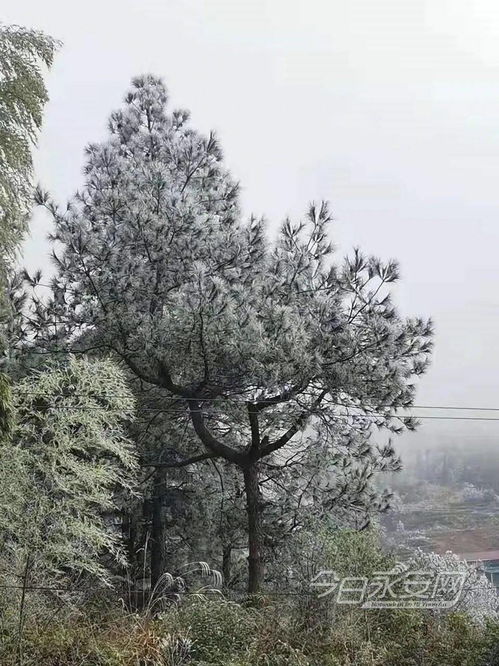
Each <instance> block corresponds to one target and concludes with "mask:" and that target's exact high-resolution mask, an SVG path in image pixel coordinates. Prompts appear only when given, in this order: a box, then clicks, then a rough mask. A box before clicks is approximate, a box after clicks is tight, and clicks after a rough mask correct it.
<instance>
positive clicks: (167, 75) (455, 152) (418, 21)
mask: <svg viewBox="0 0 499 666" xmlns="http://www.w3.org/2000/svg"><path fill="white" fill-rule="evenodd" d="M0 7H1V10H2V11H1V13H0V17H1V20H2V21H3V22H5V23H19V24H22V25H26V26H29V27H35V28H40V29H43V30H45V31H47V32H48V33H50V34H51V35H53V36H55V37H58V38H60V39H61V40H63V42H64V47H63V48H62V50H61V51H60V53H59V54H58V56H57V60H56V63H55V66H54V68H53V70H52V73H51V74H50V77H49V79H48V86H49V92H50V97H51V101H50V103H49V105H48V107H47V110H46V118H45V126H44V129H43V134H42V136H41V140H40V143H39V151H38V153H37V158H36V164H37V172H38V179H39V180H40V181H41V182H42V184H43V185H44V186H45V187H46V188H48V189H49V190H51V191H52V192H53V193H55V194H56V195H57V196H58V197H59V198H66V197H67V196H69V195H70V194H71V193H72V192H73V191H74V190H75V189H76V188H77V187H78V186H79V184H80V183H81V169H82V164H83V156H82V151H83V147H84V145H85V144H86V143H87V142H89V141H91V140H99V139H100V138H102V137H103V136H104V132H105V126H106V121H107V117H108V115H109V113H110V111H111V110H112V109H114V108H115V107H117V106H118V105H119V104H120V102H121V99H122V97H123V95H124V93H125V91H126V89H127V86H128V84H129V81H130V79H131V77H132V76H134V75H137V74H140V73H144V72H153V73H155V74H158V75H160V76H162V77H163V78H164V80H165V81H166V83H167V85H168V87H169V90H170V94H171V101H172V105H173V106H177V107H186V108H189V109H190V110H191V112H192V121H193V123H194V124H195V125H196V126H197V127H198V128H200V129H202V130H203V131H207V130H208V129H210V128H214V129H216V130H217V132H218V134H219V136H220V139H221V141H222V145H223V146H224V150H225V155H226V159H227V162H228V165H229V166H230V167H231V169H232V170H233V172H234V174H235V176H236V177H237V178H238V179H239V180H240V181H241V184H242V187H243V202H244V209H245V212H247V213H249V212H255V213H257V214H261V213H264V214H265V215H266V216H267V217H268V218H269V220H270V221H271V222H272V224H276V223H277V222H279V221H280V220H281V219H282V218H283V217H284V216H285V215H286V214H291V215H293V216H298V215H299V214H301V213H302V211H304V210H305V207H306V205H307V203H308V202H309V201H310V200H312V199H316V200H318V199H322V198H325V199H329V200H330V201H331V203H332V207H333V211H334V214H335V219H336V222H335V225H334V234H335V240H336V242H337V244H338V245H339V247H340V251H341V253H342V254H343V253H344V252H346V251H347V249H348V248H350V247H351V246H353V245H356V244H358V245H360V246H361V247H362V248H363V249H364V250H365V251H366V252H372V253H375V254H379V255H380V256H382V257H385V258H388V257H395V258H397V259H398V260H399V261H400V263H401V268H402V276H403V283H402V286H401V287H400V289H399V292H398V296H399V302H401V303H402V306H403V309H404V312H406V313H407V314H422V315H431V316H432V317H433V318H434V320H435V324H436V330H437V337H436V353H435V358H434V362H433V366H432V369H431V371H430V372H429V373H428V375H427V376H426V377H425V378H424V380H423V381H422V383H421V389H420V392H419V395H418V400H417V402H418V403H419V404H444V405H449V404H450V405H478V406H481V405H488V406H492V407H493V406H496V407H499V3H498V2H497V0H428V1H424V0H308V1H305V0H266V1H265V0H204V1H201V0H161V1H160V0H156V1H154V0H140V1H139V0H135V1H133V0H119V1H118V0H100V1H99V2H97V1H96V0H86V2H74V1H73V2H67V1H66V2H63V1H62V0H58V1H55V0H44V1H43V2H41V1H40V0H15V1H14V0H0ZM47 229H48V226H47V222H46V221H44V220H43V219H40V218H39V217H38V216H36V217H35V220H34V222H33V225H32V235H31V239H30V240H29V241H28V243H27V246H26V254H25V257H26V262H27V264H28V265H29V266H30V267H34V266H42V267H43V266H47V263H48V260H47V253H46V249H47V247H46V243H45V242H44V237H45V235H46V233H47ZM427 423H428V422H427ZM463 426H469V424H462V425H460V424H459V422H449V423H448V424H446V425H445V428H446V431H447V432H449V429H452V430H453V431H454V432H456V434H457V433H459V432H462V431H463ZM481 427H482V429H483V428H486V429H487V433H488V434H490V435H492V434H493V435H494V436H495V435H496V434H497V435H499V423H491V424H485V425H484V424H482V426H481ZM426 428H427V426H425V429H424V430H426ZM466 430H468V428H466Z"/></svg>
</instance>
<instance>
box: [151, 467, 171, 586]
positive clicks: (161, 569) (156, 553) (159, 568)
mask: <svg viewBox="0 0 499 666" xmlns="http://www.w3.org/2000/svg"><path fill="white" fill-rule="evenodd" d="M167 478H168V477H167V470H166V469H165V468H164V467H158V468H157V469H156V471H155V473H154V486H153V496H152V530H151V544H150V546H151V591H152V594H153V595H154V594H155V593H159V594H160V593H161V587H162V585H161V581H162V578H163V576H164V574H165V573H167V572H168V549H167V516H166V498H167V494H168V489H167V486H166V484H167Z"/></svg>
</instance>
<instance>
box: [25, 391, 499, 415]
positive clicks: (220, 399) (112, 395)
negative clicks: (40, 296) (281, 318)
mask: <svg viewBox="0 0 499 666" xmlns="http://www.w3.org/2000/svg"><path fill="white" fill-rule="evenodd" d="M15 391H17V392H18V393H20V394H22V395H29V396H38V395H39V394H38V393H36V392H34V391H22V390H20V391H19V390H18V389H15ZM51 397H56V398H57V397H61V398H67V397H75V398H95V397H102V398H118V399H122V400H132V401H138V400H139V399H138V398H137V397H136V396H134V395H121V394H119V393H107V394H100V395H99V394H97V395H89V394H85V393H71V394H68V395H63V394H60V395H55V396H54V395H52V396H51ZM151 399H152V400H162V401H164V400H169V401H173V402H184V401H186V402H189V401H194V402H215V403H223V402H229V403H235V404H241V405H248V404H267V403H268V404H269V405H270V406H272V405H274V404H275V405H276V406H277V405H280V404H285V403H284V402H282V403H275V400H273V399H272V398H267V399H261V400H259V399H256V400H249V399H248V400H244V399H241V398H230V397H229V396H220V397H199V398H197V397H189V396H187V397H184V396H157V397H153V398H151ZM287 402H290V401H287ZM326 404H329V405H333V406H335V407H346V408H350V409H371V408H372V406H370V405H355V404H348V403H344V402H331V401H329V402H327V403H326ZM390 407H392V405H378V406H377V409H384V408H390ZM397 409H407V410H409V409H426V410H437V411H445V410H449V411H475V412H499V407H476V406H471V407H468V406H465V405H411V406H410V407H405V408H404V407H397ZM376 414H378V412H376ZM380 415H381V416H383V414H380ZM394 416H397V417H399V416H400V417H406V416H410V414H396V415H394ZM417 418H423V416H422V415H421V416H417ZM448 418H454V417H448ZM456 418H457V417H456Z"/></svg>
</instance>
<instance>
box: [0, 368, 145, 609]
mask: <svg viewBox="0 0 499 666" xmlns="http://www.w3.org/2000/svg"><path fill="white" fill-rule="evenodd" d="M13 403H14V424H13V431H12V433H11V436H10V437H8V438H5V439H4V441H3V442H2V443H1V444H0V553H1V563H0V579H1V580H2V582H3V584H7V585H13V586H14V587H21V588H22V589H23V592H22V593H23V597H24V596H25V595H24V593H25V592H26V591H27V589H28V588H29V587H31V586H39V585H42V586H44V587H55V588H61V587H64V588H67V587H68V586H70V584H71V581H72V577H73V576H75V575H77V576H80V577H81V576H82V575H83V576H84V577H85V576H86V577H87V578H88V577H89V576H90V578H91V579H92V580H93V581H94V583H100V584H109V581H110V574H109V571H108V570H107V568H106V567H105V566H104V565H103V562H102V556H103V555H105V554H106V553H107V554H108V555H111V556H112V558H113V559H114V560H115V561H119V562H123V561H124V557H123V553H122V549H121V546H120V543H119V533H118V532H117V530H116V528H113V527H112V524H111V521H110V520H109V517H110V516H113V514H115V513H116V500H115V498H116V493H117V492H118V491H120V490H122V491H123V490H125V491H127V492H130V491H132V489H133V487H134V484H135V472H136V469H137V464H136V457H135V453H134V450H133V447H132V445H131V443H130V442H129V441H128V439H127V438H126V437H125V430H124V428H125V422H126V420H128V419H131V418H132V414H133V399H132V396H131V394H130V393H129V390H128V388H127V386H126V384H125V381H124V377H123V375H122V373H121V371H120V370H119V369H118V368H117V367H116V366H115V365H113V364H112V363H111V362H110V361H87V360H75V359H74V358H71V359H70V360H69V362H68V363H67V364H66V365H64V366H63V367H57V366H55V365H54V366H53V367H51V368H49V369H47V370H46V371H44V372H39V373H37V374H34V375H32V376H30V377H27V378H26V379H24V380H23V381H21V382H19V383H18V384H17V385H15V386H14V388H13Z"/></svg>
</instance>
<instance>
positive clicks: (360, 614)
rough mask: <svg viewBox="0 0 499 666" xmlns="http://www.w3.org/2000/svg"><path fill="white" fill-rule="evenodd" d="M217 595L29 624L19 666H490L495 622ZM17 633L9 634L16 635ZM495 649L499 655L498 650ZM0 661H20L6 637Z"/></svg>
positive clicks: (497, 637)
mask: <svg viewBox="0 0 499 666" xmlns="http://www.w3.org/2000/svg"><path fill="white" fill-rule="evenodd" d="M324 618H325V616H324V615H323V614H322V613H321V612H320V609H319V608H317V607H308V609H307V608H305V607H304V605H303V604H293V605H291V604H289V603H286V604H283V603H280V602H276V601H275V600H273V601H269V600H266V599H261V600H260V604H259V606H258V608H255V607H254V606H245V605H243V604H237V603H234V602H230V601H226V600H224V599H221V598H216V599H194V600H192V601H185V602H183V603H181V604H179V605H172V606H171V608H169V609H167V610H166V611H165V612H164V613H163V614H162V615H160V616H158V617H155V618H152V617H150V616H149V615H148V614H128V613H125V612H120V613H118V612H115V611H114V612H109V611H106V612H100V613H98V612H97V611H96V608H95V607H93V608H92V610H91V611H90V610H87V612H82V611H80V612H78V614H75V615H73V616H69V617H64V618H63V619H59V620H56V619H55V618H54V621H52V622H51V623H50V624H47V623H46V622H37V623H29V625H28V626H27V627H26V631H25V636H24V644H23V655H24V656H23V664H24V666H35V665H36V666H45V665H46V666H187V665H191V666H419V665H423V664H424V666H494V665H499V651H498V650H497V646H498V645H499V625H498V624H497V623H489V624H486V625H485V626H482V627H480V626H478V625H476V624H474V623H473V622H471V621H470V620H469V619H468V618H467V617H466V616H465V615H459V614H450V615H447V616H445V617H442V618H440V619H438V618H436V617H435V616H433V615H431V614H430V613H429V612H424V611H413V610H393V611H392V610H389V611H386V610H385V611H362V610H359V609H355V608H353V609H349V610H345V609H343V608H342V609H338V608H337V609H336V610H335V611H334V612H333V613H332V616H330V617H329V619H328V621H327V622H326V621H325V619H324ZM12 635H15V632H13V633H12ZM495 650H496V652H494V651H495ZM0 663H1V664H2V666H18V663H19V660H18V653H17V645H16V641H15V640H13V639H11V638H9V633H8V632H7V633H4V635H3V640H2V643H1V645H0Z"/></svg>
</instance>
